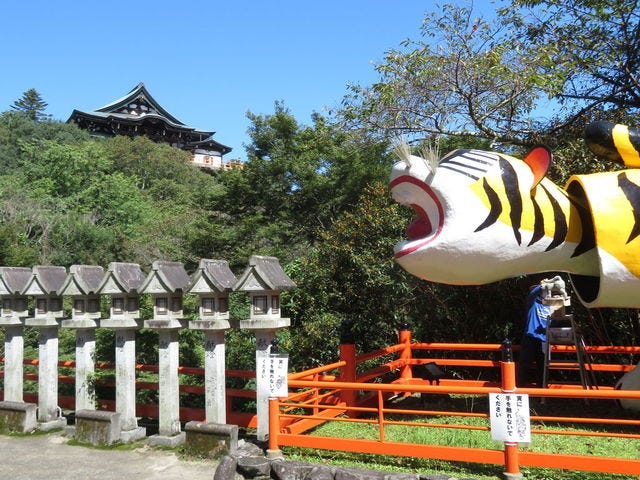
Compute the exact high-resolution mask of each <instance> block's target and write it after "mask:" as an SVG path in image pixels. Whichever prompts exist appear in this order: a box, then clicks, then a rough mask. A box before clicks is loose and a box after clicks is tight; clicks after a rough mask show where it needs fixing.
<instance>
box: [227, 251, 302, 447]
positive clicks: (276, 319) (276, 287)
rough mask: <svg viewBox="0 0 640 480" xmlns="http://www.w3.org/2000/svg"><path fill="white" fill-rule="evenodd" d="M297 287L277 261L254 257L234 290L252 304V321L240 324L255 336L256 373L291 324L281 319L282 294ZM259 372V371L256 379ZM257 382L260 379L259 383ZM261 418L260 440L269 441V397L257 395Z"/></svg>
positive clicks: (248, 320)
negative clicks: (279, 335)
mask: <svg viewBox="0 0 640 480" xmlns="http://www.w3.org/2000/svg"><path fill="white" fill-rule="evenodd" d="M295 287H296V284H295V283H294V282H293V280H291V279H290V278H289V277H288V276H287V274H286V273H285V272H284V270H283V269H282V267H281V266H280V262H279V261H278V259H277V258H275V257H263V256H258V255H252V256H251V257H249V264H248V265H247V267H246V268H245V270H244V272H243V273H242V275H240V278H238V281H237V282H236V284H235V286H234V290H235V291H240V292H247V293H248V294H249V298H250V301H251V310H250V314H249V319H247V320H240V322H239V325H238V326H239V327H240V328H244V329H247V330H253V331H254V332H255V335H256V370H257V365H258V363H259V359H261V358H264V357H265V356H268V355H269V346H270V345H271V341H272V340H273V339H274V338H275V335H276V332H277V331H278V330H279V329H281V328H286V327H288V326H289V325H290V324H291V321H290V320H289V319H288V318H282V317H281V310H280V293H281V292H282V291H285V290H291V289H293V288H295ZM259 374H260V372H257V371H256V375H259ZM256 380H258V379H256ZM256 402H257V415H258V429H257V430H258V431H257V437H258V440H261V441H264V440H266V439H267V438H268V437H269V395H268V392H266V393H265V392H260V391H258V392H256Z"/></svg>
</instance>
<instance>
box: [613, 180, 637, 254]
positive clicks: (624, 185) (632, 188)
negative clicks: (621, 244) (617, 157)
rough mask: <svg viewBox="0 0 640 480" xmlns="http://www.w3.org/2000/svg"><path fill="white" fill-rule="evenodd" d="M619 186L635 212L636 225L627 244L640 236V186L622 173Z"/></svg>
mask: <svg viewBox="0 0 640 480" xmlns="http://www.w3.org/2000/svg"><path fill="white" fill-rule="evenodd" d="M618 186H619V187H620V189H621V190H622V193H624V196H625V197H627V200H628V201H629V204H630V205H631V210H632V211H633V221H634V224H633V228H632V229H631V233H629V238H628V239H627V243H629V242H631V241H632V240H634V239H635V238H636V237H637V236H638V235H640V185H636V184H635V183H633V182H632V181H631V180H629V177H627V174H626V173H625V172H622V173H621V174H619V175H618Z"/></svg>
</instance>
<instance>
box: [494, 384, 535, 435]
mask: <svg viewBox="0 0 640 480" xmlns="http://www.w3.org/2000/svg"><path fill="white" fill-rule="evenodd" d="M489 411H490V418H491V438H492V439H494V440H501V441H503V442H517V443H531V418H530V416H529V395H523V394H520V393H490V394H489Z"/></svg>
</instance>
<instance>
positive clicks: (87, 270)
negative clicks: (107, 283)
mask: <svg viewBox="0 0 640 480" xmlns="http://www.w3.org/2000/svg"><path fill="white" fill-rule="evenodd" d="M103 279H104V269H103V268H102V267H99V266H96V265H71V267H69V275H68V276H67V279H66V280H65V282H64V284H63V285H62V288H61V289H60V291H61V293H62V294H63V295H91V294H96V293H97V292H98V287H99V286H100V284H101V283H102V280H103Z"/></svg>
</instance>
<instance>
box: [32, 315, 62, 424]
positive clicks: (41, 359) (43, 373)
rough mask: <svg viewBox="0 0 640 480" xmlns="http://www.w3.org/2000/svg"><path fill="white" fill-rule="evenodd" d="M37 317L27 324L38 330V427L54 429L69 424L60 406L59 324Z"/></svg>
mask: <svg viewBox="0 0 640 480" xmlns="http://www.w3.org/2000/svg"><path fill="white" fill-rule="evenodd" d="M53 322H54V323H53V324H51V323H46V321H41V320H40V319H36V318H28V319H26V325H27V326H31V327H35V328H36V329H37V330H38V414H37V421H38V428H39V429H40V430H45V431H46V430H52V429H54V428H60V427H64V426H66V425H67V419H66V418H64V417H62V412H61V410H60V407H58V324H57V322H55V321H53Z"/></svg>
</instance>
